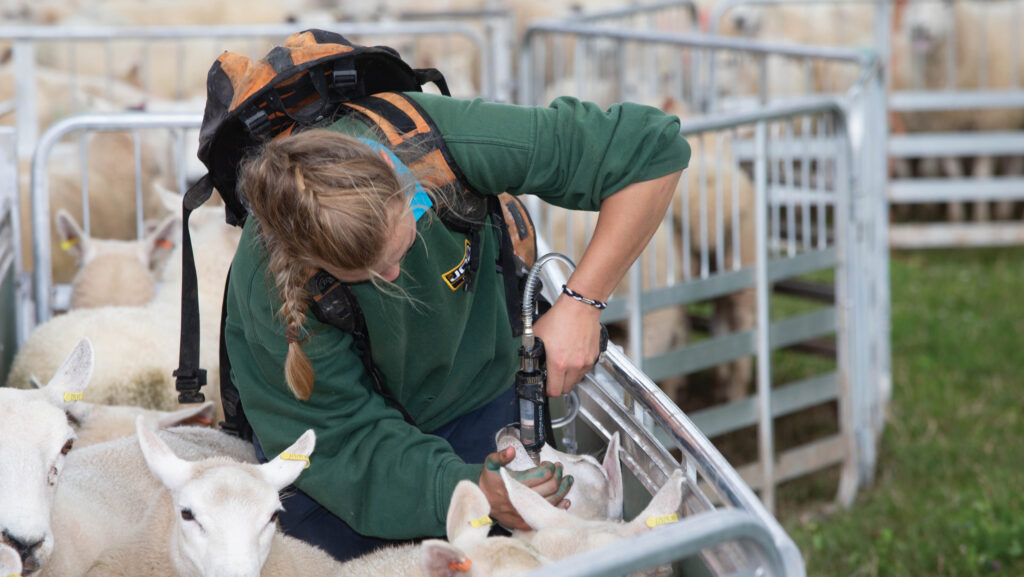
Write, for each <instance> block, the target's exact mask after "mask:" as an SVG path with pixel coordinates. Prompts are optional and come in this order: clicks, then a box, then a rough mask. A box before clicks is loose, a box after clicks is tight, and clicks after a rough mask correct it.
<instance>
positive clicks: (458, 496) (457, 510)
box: [446, 481, 491, 543]
mask: <svg viewBox="0 0 1024 577" xmlns="http://www.w3.org/2000/svg"><path fill="white" fill-rule="evenodd" d="M490 512H491V504H490V503H489V502H487V496H486V495H484V492H483V491H481V490H480V487H478V486H477V485H476V483H474V482H472V481H459V484H458V485H455V492H453V493H452V501H451V503H450V504H449V505H448V520H447V526H446V529H447V535H448V540H449V541H451V542H453V543H454V542H455V540H456V539H464V538H469V539H472V540H473V541H476V540H477V539H479V540H481V541H482V540H483V539H486V538H487V534H488V533H490V531H491V523H490V522H489V521H490V518H489V517H488V514H490Z"/></svg>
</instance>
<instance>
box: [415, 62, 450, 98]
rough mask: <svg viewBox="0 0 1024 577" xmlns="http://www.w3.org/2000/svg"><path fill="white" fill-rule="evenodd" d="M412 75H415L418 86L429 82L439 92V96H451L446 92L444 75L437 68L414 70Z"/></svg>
mask: <svg viewBox="0 0 1024 577" xmlns="http://www.w3.org/2000/svg"><path fill="white" fill-rule="evenodd" d="M413 74H415V75H416V82H418V83H419V85H420V86H423V85H424V84H426V83H428V82H430V83H432V84H433V85H434V86H436V87H437V89H438V90H440V91H441V94H443V95H445V96H451V95H452V93H451V92H449V91H448V81H447V80H445V79H444V75H443V74H441V71H440V70H438V69H437V68H414V69H413Z"/></svg>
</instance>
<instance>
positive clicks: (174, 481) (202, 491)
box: [135, 415, 316, 577]
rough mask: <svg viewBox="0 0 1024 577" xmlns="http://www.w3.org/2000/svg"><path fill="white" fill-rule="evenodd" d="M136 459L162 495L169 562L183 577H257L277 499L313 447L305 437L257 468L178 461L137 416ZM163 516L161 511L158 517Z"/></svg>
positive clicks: (272, 526) (310, 437)
mask: <svg viewBox="0 0 1024 577" xmlns="http://www.w3.org/2000/svg"><path fill="white" fill-rule="evenodd" d="M135 429H136V432H137V433H138V437H139V446H140V447H141V448H142V455H143V457H145V459H146V464H147V465H148V466H149V470H150V471H151V472H152V473H153V475H154V476H155V477H156V478H157V479H159V480H160V482H161V483H163V485H164V486H165V487H167V489H168V490H169V491H170V496H171V502H172V504H173V507H174V510H173V511H172V512H170V513H171V514H172V515H174V519H175V521H174V530H173V532H172V534H171V537H170V539H171V559H172V561H173V562H174V563H175V565H176V569H177V571H178V573H179V574H180V575H182V576H183V577H190V576H199V575H202V576H203V577H259V574H260V570H261V569H262V567H263V563H264V561H266V559H267V554H268V553H269V552H270V542H271V539H272V538H273V535H274V531H275V530H276V528H277V516H278V513H279V512H280V510H281V501H280V500H279V499H278V496H277V495H278V492H279V491H280V490H281V489H283V488H285V487H287V486H288V485H290V484H291V483H292V482H293V481H295V479H296V478H297V477H298V476H299V474H300V473H301V472H302V471H303V469H304V468H305V467H306V464H307V463H308V462H309V455H310V454H311V453H312V452H313V447H314V445H315V444H316V436H315V435H314V433H313V431H312V430H309V431H306V432H305V433H304V434H303V435H302V436H301V437H299V439H298V440H297V441H296V442H295V443H294V444H292V446H291V447H288V448H287V449H285V451H284V452H283V453H282V454H281V456H278V457H277V458H276V459H274V460H273V461H270V462H269V463H266V464H263V465H249V464H243V463H235V462H233V461H230V460H228V459H208V460H206V461H201V462H197V463H193V462H189V461H185V460H184V459H181V458H179V457H178V456H177V455H175V454H174V453H173V452H172V451H171V449H170V447H168V446H167V444H166V443H164V441H163V440H162V439H160V438H159V437H158V436H157V434H156V432H155V431H154V430H153V429H152V428H151V426H150V425H149V424H148V423H147V422H146V418H145V417H144V416H142V415H140V416H139V417H138V418H137V419H136V421H135ZM165 513H166V512H165Z"/></svg>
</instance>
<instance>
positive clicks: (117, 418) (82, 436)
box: [29, 377, 216, 449]
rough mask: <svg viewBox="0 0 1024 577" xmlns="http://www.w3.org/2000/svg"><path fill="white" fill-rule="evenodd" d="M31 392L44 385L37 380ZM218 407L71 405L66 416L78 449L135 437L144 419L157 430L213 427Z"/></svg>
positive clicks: (33, 381)
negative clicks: (139, 421) (154, 408)
mask: <svg viewBox="0 0 1024 577" xmlns="http://www.w3.org/2000/svg"><path fill="white" fill-rule="evenodd" d="M29 381H30V383H31V385H32V388H35V389H41V388H43V385H42V384H41V383H40V382H39V381H38V380H36V378H35V377H32V378H31V379H29ZM215 411H216V405H214V404H213V403H212V402H209V401H207V402H205V403H202V404H200V405H196V406H194V407H188V408H185V409H181V410H180V411H173V412H171V411H152V410H149V409H143V408H142V407H135V406H131V405H97V404H96V403H90V402H88V401H77V402H75V403H72V404H71V405H70V406H69V407H68V408H67V409H66V410H65V412H66V413H67V416H68V422H69V423H71V428H72V429H74V430H75V446H76V447H78V448H79V449H81V448H83V447H88V446H90V445H96V444H99V443H105V442H107V441H110V440H113V439H119V438H121V437H127V436H129V435H133V434H135V419H136V417H138V416H139V415H142V416H143V417H144V418H145V419H146V422H147V423H149V424H150V425H151V426H152V427H153V428H154V429H168V428H170V427H178V426H184V425H211V424H213V416H214V413H215Z"/></svg>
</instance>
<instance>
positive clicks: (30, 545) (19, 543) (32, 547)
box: [3, 531, 43, 563]
mask: <svg viewBox="0 0 1024 577" xmlns="http://www.w3.org/2000/svg"><path fill="white" fill-rule="evenodd" d="M3 540H4V543H7V544H8V545H10V546H11V547H12V548H14V550H15V551H17V552H18V555H19V556H20V557H21V561H22V562H23V563H28V561H29V557H31V556H32V554H33V553H35V551H36V549H38V548H39V547H40V546H41V545H42V544H43V539H42V538H39V539H35V540H32V539H25V538H19V537H15V536H14V535H11V534H10V533H8V532H7V531H4V532H3Z"/></svg>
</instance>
